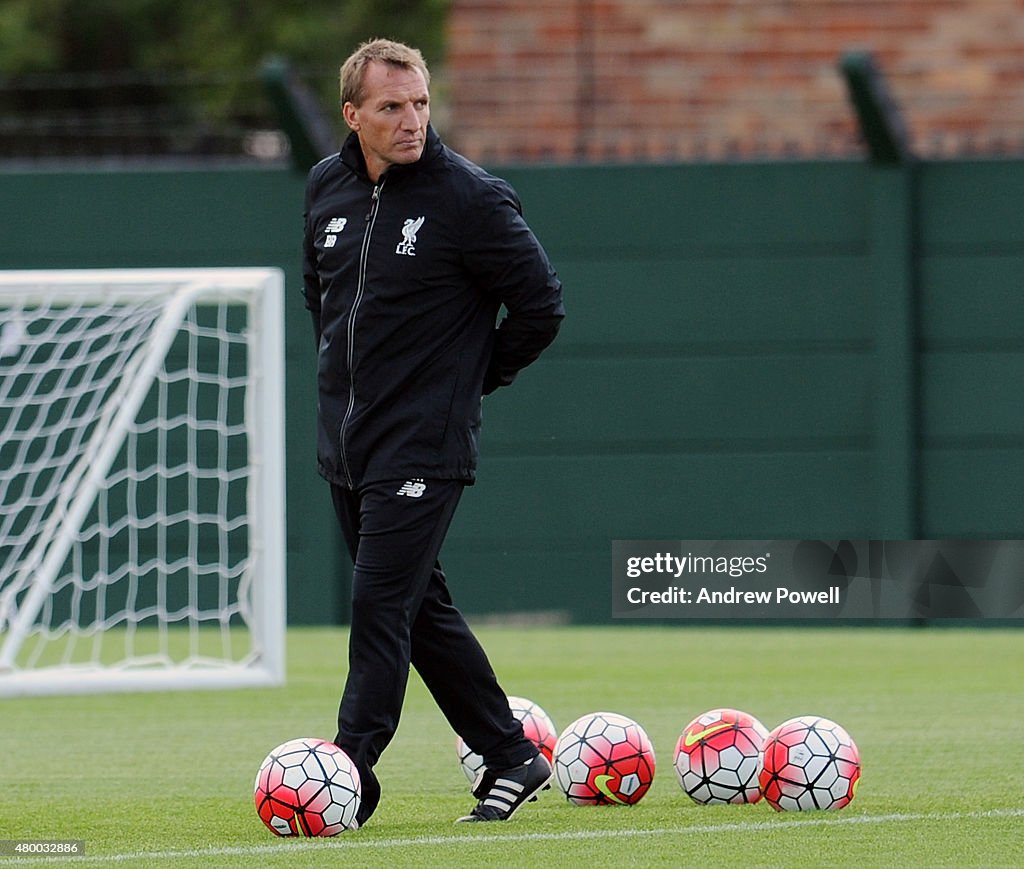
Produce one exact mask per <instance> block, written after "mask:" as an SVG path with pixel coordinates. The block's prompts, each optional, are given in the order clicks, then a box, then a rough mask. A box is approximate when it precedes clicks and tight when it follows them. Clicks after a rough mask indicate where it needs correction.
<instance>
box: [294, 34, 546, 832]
mask: <svg viewBox="0 0 1024 869" xmlns="http://www.w3.org/2000/svg"><path fill="white" fill-rule="evenodd" d="M428 85H429V73H428V71H427V68H426V65H425V64H424V63H423V58H422V56H421V55H420V53H419V52H418V51H416V50H415V49H411V48H409V47H407V46H404V45H402V44H400V43H394V42H390V41H387V40H375V41H373V42H370V43H366V44H364V45H362V46H360V48H359V49H358V50H357V51H356V52H355V53H354V54H353V55H352V57H350V58H349V59H348V60H347V61H346V63H345V65H344V66H343V68H342V111H343V114H344V117H345V120H346V122H347V123H348V125H349V127H350V128H351V129H352V133H351V134H350V135H349V137H348V139H347V140H346V141H345V143H344V145H343V146H342V149H341V152H340V153H339V154H336V155H333V156H331V157H328V158H326V159H324V160H323V161H321V162H320V163H319V164H317V165H316V166H315V167H314V168H313V169H312V170H311V172H310V174H309V179H308V183H307V190H306V215H305V245H304V281H305V283H304V292H305V298H306V306H307V307H308V308H309V310H310V311H311V312H312V315H313V323H314V329H315V332H316V339H317V347H318V358H319V365H318V369H319V370H318V378H319V426H318V460H319V467H320V472H321V474H322V475H323V476H324V477H325V478H326V479H327V480H328V481H329V482H330V484H331V491H332V496H333V500H334V505H335V509H336V512H337V515H338V520H339V523H340V525H341V528H342V532H343V534H344V537H345V540H346V543H347V545H348V548H349V551H350V553H351V555H352V559H353V563H354V571H353V577H352V625H351V633H350V640H349V672H348V678H347V681H346V684H345V690H344V693H343V695H342V699H341V704H340V708H339V711H338V734H337V736H336V738H335V741H336V742H337V744H338V745H339V746H341V747H342V748H343V749H344V750H345V751H346V752H347V753H348V754H349V755H350V757H351V758H352V759H353V761H354V762H355V764H356V766H357V768H358V769H359V772H360V775H361V779H362V791H363V796H362V804H361V807H360V810H359V813H358V814H357V821H358V823H360V824H363V823H365V822H366V820H367V819H368V818H369V817H370V815H371V814H372V813H373V811H374V809H375V808H376V806H377V803H378V800H379V797H380V787H379V784H378V782H377V779H376V776H375V775H374V773H373V767H374V764H375V763H376V761H377V759H378V757H379V756H380V754H381V752H382V751H383V750H384V748H385V747H386V746H387V744H388V743H389V742H390V740H391V738H392V736H393V735H394V733H395V730H396V728H397V726H398V719H399V715H400V712H401V707H402V702H403V699H404V695H405V688H406V682H407V679H408V672H409V665H410V663H411V664H412V665H413V666H414V667H415V668H416V670H417V671H418V672H419V674H420V676H421V677H422V679H423V681H424V683H425V684H426V686H427V688H428V689H429V690H430V692H431V694H432V695H433V697H434V699H435V700H436V701H437V703H438V705H439V707H440V708H441V710H442V712H443V713H444V715H445V716H446V718H447V719H448V721H449V722H450V723H451V725H452V727H453V728H454V730H455V731H456V732H457V733H458V734H459V735H460V736H462V738H463V740H464V741H465V742H466V744H467V745H468V746H469V747H470V748H471V749H472V750H473V751H475V752H477V753H478V754H480V755H482V757H483V759H484V762H485V765H486V767H485V772H484V773H483V774H482V776H481V778H480V779H479V780H478V781H477V782H476V783H475V785H474V795H475V796H476V797H478V799H479V802H478V804H477V806H476V807H475V808H474V809H473V810H472V812H471V813H470V814H469V815H467V816H466V817H464V818H460V819H459V820H467V821H478V820H482V821H489V820H505V819H507V818H509V817H511V816H512V814H513V813H514V812H515V811H516V810H517V809H518V808H519V807H520V806H521V805H522V804H523V803H524V802H526V801H528V800H529V799H531V798H533V797H534V795H535V794H536V793H537V792H538V791H539V790H540V789H541V788H543V787H544V786H545V785H546V784H547V782H548V781H549V779H550V777H551V769H550V766H549V765H548V763H547V761H546V760H545V759H544V757H543V756H542V755H539V754H538V751H537V749H536V747H535V746H534V745H533V743H531V742H530V741H529V740H528V739H526V738H525V737H524V736H523V731H522V727H521V726H520V724H519V722H518V721H517V720H516V719H515V717H514V716H513V715H512V713H511V711H510V710H509V706H508V700H507V697H506V695H505V693H504V692H503V691H502V689H501V688H500V686H499V685H498V682H497V679H496V678H495V675H494V672H493V670H492V668H491V665H490V663H489V662H488V660H487V657H486V655H485V653H484V651H483V649H482V648H481V647H480V645H479V643H478V642H477V640H476V638H475V637H474V636H473V634H472V632H471V631H470V629H469V628H468V626H467V625H466V623H465V621H464V619H463V618H462V615H461V614H460V612H459V611H458V610H457V609H456V608H455V607H454V606H453V605H452V600H451V597H450V595H449V593H448V588H447V585H446V581H445V576H444V573H443V572H442V570H441V566H440V563H439V562H438V560H437V559H438V554H439V552H440V549H441V544H442V542H443V541H444V537H445V534H446V533H447V530H448V527H449V523H450V522H451V519H452V516H453V514H454V511H455V507H456V505H457V503H458V500H459V496H460V494H461V492H462V489H463V487H464V486H465V485H467V484H471V483H472V482H473V480H474V476H475V473H476V464H477V454H478V438H479V432H480V410H481V400H482V396H483V395H485V394H487V393H489V392H491V391H493V390H494V389H496V388H497V387H499V386H507V385H508V384H510V383H511V382H512V380H513V379H514V377H515V375H516V373H517V372H518V371H519V370H520V369H522V368H523V367H524V366H526V365H529V364H530V363H531V362H532V361H534V360H535V359H536V358H537V357H538V355H539V354H540V353H541V351H542V350H543V349H544V348H545V347H546V346H547V345H548V344H549V343H550V342H551V341H552V340H553V339H554V337H555V334H556V332H557V331H558V327H559V324H560V322H561V319H562V317H563V316H564V311H563V307H562V294H561V284H560V282H559V281H558V278H557V277H556V275H555V273H554V270H553V269H552V267H551V265H550V263H549V261H548V258H547V256H546V254H545V253H544V251H543V249H542V248H541V246H540V244H539V243H538V241H537V239H536V238H535V236H534V235H533V233H532V232H531V231H530V229H529V227H528V226H527V225H526V223H525V222H524V221H523V218H522V216H521V213H520V204H519V200H518V198H517V196H516V194H515V192H514V191H513V190H512V188H511V187H510V186H509V185H508V184H507V183H505V182H504V181H502V180H500V179H498V178H495V177H493V176H491V175H489V174H487V173H486V172H484V171H483V170H482V169H481V168H480V167H478V166H476V165H474V164H473V163H471V162H469V161H468V160H466V159H465V158H463V157H461V156H459V155H458V154H456V153H454V152H453V151H451V150H449V149H448V148H447V147H446V146H444V145H443V144H442V143H441V141H440V140H439V139H438V137H437V135H436V134H435V132H434V130H433V129H432V128H431V127H430V126H429V93H428ZM502 307H504V309H505V316H504V318H503V319H502V321H501V323H500V325H499V326H498V327H497V328H495V324H496V322H497V318H498V315H499V313H500V310H501V308H502Z"/></svg>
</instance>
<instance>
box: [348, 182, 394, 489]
mask: <svg viewBox="0 0 1024 869" xmlns="http://www.w3.org/2000/svg"><path fill="white" fill-rule="evenodd" d="M383 187H384V180H383V179H381V180H380V181H379V182H378V183H377V184H376V185H375V186H374V188H373V194H372V195H371V196H370V210H369V211H368V212H367V213H366V228H365V229H364V231H363V245H362V247H361V248H360V250H359V277H358V280H357V281H356V297H355V298H354V299H353V300H352V311H351V313H350V314H349V315H348V329H347V333H348V378H349V382H348V408H347V409H346V410H345V417H344V419H342V421H341V444H340V447H341V467H342V471H343V472H344V474H345V480H346V482H347V483H348V486H349V488H350V489H351V488H353V481H352V469H351V467H350V466H349V463H348V455H347V453H346V450H345V435H346V432H347V430H348V424H349V421H350V420H351V418H352V411H353V410H354V408H355V404H356V372H355V343H356V315H357V314H358V312H359V304H360V302H362V300H363V292H364V290H365V289H366V266H367V260H368V259H369V253H370V236H371V235H372V234H373V225H374V224H375V223H376V222H377V207H378V205H379V204H380V192H381V190H382V189H383Z"/></svg>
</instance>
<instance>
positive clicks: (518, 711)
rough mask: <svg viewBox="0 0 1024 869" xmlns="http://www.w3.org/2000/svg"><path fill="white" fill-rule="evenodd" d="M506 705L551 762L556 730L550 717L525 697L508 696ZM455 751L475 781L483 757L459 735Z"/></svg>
mask: <svg viewBox="0 0 1024 869" xmlns="http://www.w3.org/2000/svg"><path fill="white" fill-rule="evenodd" d="M508 705H509V708H510V709H511V710H512V714H513V715H514V716H515V717H516V718H517V719H518V720H519V722H520V723H521V724H522V725H523V735H524V736H525V737H526V738H527V739H529V740H530V741H531V742H532V743H533V744H534V745H536V746H537V748H538V749H539V750H540V753H541V754H543V755H544V757H546V758H547V760H548V763H551V760H552V757H553V756H554V751H555V740H556V739H558V731H557V730H555V725H554V723H553V722H552V721H551V717H550V716H549V715H548V714H547V712H545V711H544V710H543V709H542V708H541V707H540V706H538V705H537V704H536V703H534V702H533V701H532V700H527V699H526V698H525V697H509V698H508ZM455 751H456V753H457V754H458V756H459V764H460V765H461V766H462V771H463V773H465V775H466V778H467V779H469V781H470V782H475V781H476V777H477V776H478V775H479V774H480V771H481V770H482V769H483V768H484V759H483V758H482V757H481V756H480V755H479V754H477V753H476V752H475V751H473V749H471V748H470V747H469V746H468V745H466V743H465V742H463V740H462V737H461V736H457V737H456V738H455Z"/></svg>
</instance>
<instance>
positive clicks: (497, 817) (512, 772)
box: [457, 754, 551, 823]
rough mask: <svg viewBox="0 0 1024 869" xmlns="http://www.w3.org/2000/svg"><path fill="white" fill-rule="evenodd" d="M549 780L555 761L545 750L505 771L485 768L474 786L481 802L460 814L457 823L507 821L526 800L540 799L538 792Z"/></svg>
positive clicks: (475, 794) (474, 792)
mask: <svg viewBox="0 0 1024 869" xmlns="http://www.w3.org/2000/svg"><path fill="white" fill-rule="evenodd" d="M549 781H551V764H550V763H548V761H547V758H546V757H544V755H543V754H538V755H537V756H536V757H535V758H533V760H528V761H527V762H526V763H524V764H522V765H521V766H514V767H512V769H506V770H502V771H501V772H494V771H493V770H489V769H484V771H483V772H482V773H481V775H480V779H479V780H478V782H477V784H476V787H474V788H473V796H474V797H476V798H477V799H478V800H480V802H478V803H477V804H476V806H475V807H474V809H473V811H471V812H470V813H469V814H468V815H465V816H463V817H461V818H458V819H457V823H462V822H464V821H507V820H508V819H509V818H511V817H512V816H513V815H514V814H515V813H516V811H517V810H518V809H519V807H520V806H521V805H522V804H523V803H528V802H531V801H533V800H535V799H537V792H538V791H542V790H544V788H545V787H547V786H548V782H549Z"/></svg>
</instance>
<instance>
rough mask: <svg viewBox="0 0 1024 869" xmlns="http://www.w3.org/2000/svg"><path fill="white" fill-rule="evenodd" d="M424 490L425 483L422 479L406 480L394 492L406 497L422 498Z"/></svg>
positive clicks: (425, 488) (425, 487)
mask: <svg viewBox="0 0 1024 869" xmlns="http://www.w3.org/2000/svg"><path fill="white" fill-rule="evenodd" d="M426 491H427V484H426V483H424V482H423V480H419V479H417V480H406V481H405V482H404V483H402V486H401V488H400V489H399V490H398V491H397V492H395V494H396V495H405V496H406V497H407V498H422V497H423V493H424V492H426Z"/></svg>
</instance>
